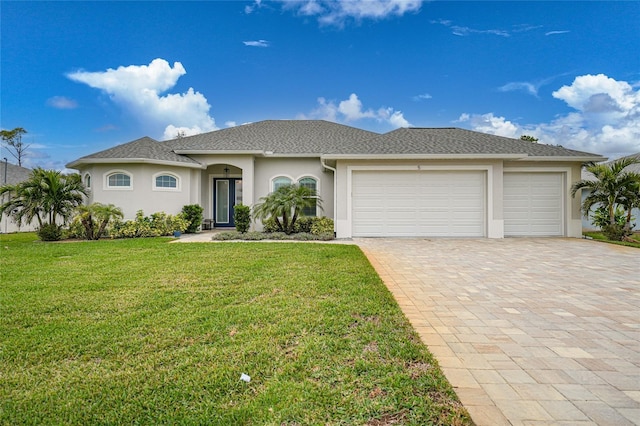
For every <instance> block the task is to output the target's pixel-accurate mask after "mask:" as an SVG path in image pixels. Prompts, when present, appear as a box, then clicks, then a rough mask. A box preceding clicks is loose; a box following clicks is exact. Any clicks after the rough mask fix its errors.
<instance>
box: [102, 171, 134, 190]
mask: <svg viewBox="0 0 640 426" xmlns="http://www.w3.org/2000/svg"><path fill="white" fill-rule="evenodd" d="M116 174H123V175H126V176H129V186H110V185H109V177H110V176H112V175H116ZM104 190H105V191H132V190H133V175H132V174H131V173H129V172H127V171H126V170H109V171H108V172H106V173H105V174H104Z"/></svg>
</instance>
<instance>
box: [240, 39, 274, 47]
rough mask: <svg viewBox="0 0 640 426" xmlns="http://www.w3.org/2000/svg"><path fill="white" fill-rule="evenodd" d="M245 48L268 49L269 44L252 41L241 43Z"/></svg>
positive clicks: (263, 41)
mask: <svg viewBox="0 0 640 426" xmlns="http://www.w3.org/2000/svg"><path fill="white" fill-rule="evenodd" d="M243 43H244V45H245V46H252V47H269V42H268V41H267V40H253V41H243Z"/></svg>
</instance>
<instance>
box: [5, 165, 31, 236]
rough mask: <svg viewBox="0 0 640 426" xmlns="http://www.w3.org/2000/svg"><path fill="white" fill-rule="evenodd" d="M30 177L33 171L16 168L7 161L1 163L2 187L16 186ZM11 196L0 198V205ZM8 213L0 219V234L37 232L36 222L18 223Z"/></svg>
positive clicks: (6, 195)
mask: <svg viewBox="0 0 640 426" xmlns="http://www.w3.org/2000/svg"><path fill="white" fill-rule="evenodd" d="M29 176H31V169H27V168H26V167H21V166H16V165H15V164H11V163H9V162H7V161H2V162H0V182H2V185H5V184H7V185H16V184H18V183H20V182H24V181H25V180H27V179H29ZM9 196H10V195H9V194H3V195H2V196H0V204H2V203H5V202H7V201H9ZM8 213H9V212H5V213H3V214H2V217H0V233H3V234H8V233H10V232H27V231H35V229H36V227H37V226H36V224H35V222H34V223H33V224H25V223H16V222H15V221H14V220H13V218H12V217H11V216H9V215H8Z"/></svg>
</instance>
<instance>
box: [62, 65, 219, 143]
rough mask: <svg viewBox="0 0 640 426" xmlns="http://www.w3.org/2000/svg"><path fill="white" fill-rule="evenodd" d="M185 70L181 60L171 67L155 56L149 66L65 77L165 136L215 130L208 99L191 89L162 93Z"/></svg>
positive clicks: (84, 72)
mask: <svg viewBox="0 0 640 426" xmlns="http://www.w3.org/2000/svg"><path fill="white" fill-rule="evenodd" d="M186 73H187V72H186V70H185V69H184V67H183V66H182V64H181V63H180V62H175V63H174V64H173V68H172V67H171V66H170V65H169V63H168V62H167V61H165V60H164V59H154V60H153V61H151V63H150V64H149V65H129V66H120V67H118V68H117V69H112V68H109V69H107V70H106V71H98V72H88V71H76V72H72V73H69V74H67V77H68V78H69V79H71V80H73V81H77V82H79V83H84V84H87V85H88V86H90V87H93V88H95V89H100V90H102V91H103V92H105V93H106V94H107V95H109V97H110V98H111V100H112V101H113V102H114V103H116V104H118V105H120V106H122V107H123V108H125V109H127V110H128V111H129V112H131V113H132V114H133V115H134V116H136V118H138V119H139V120H140V121H141V122H143V123H144V124H146V125H148V126H150V127H152V128H157V127H159V128H164V138H173V137H175V136H176V134H177V132H184V133H185V134H187V135H191V134H196V133H201V132H208V131H211V130H216V129H217V127H216V124H215V121H214V119H213V117H211V116H210V115H209V109H210V108H211V106H210V105H209V103H208V101H207V99H206V98H205V97H204V95H202V94H201V93H199V92H195V91H194V90H193V88H189V89H188V90H187V92H186V93H169V94H166V95H164V96H161V94H162V93H164V92H166V91H167V90H169V89H171V88H172V87H174V86H175V85H176V83H177V81H178V79H179V78H180V77H181V76H183V75H185V74H186Z"/></svg>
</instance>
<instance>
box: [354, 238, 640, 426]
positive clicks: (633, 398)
mask: <svg viewBox="0 0 640 426" xmlns="http://www.w3.org/2000/svg"><path fill="white" fill-rule="evenodd" d="M355 242H356V243H357V244H358V245H359V246H360V247H361V249H362V250H363V251H364V253H365V254H366V255H367V257H368V258H369V260H370V261H371V263H372V264H373V266H374V267H375V268H376V270H377V271H378V273H379V275H380V276H381V277H382V279H383V280H384V282H385V283H386V284H387V286H388V287H389V289H390V290H391V291H392V292H393V294H394V296H395V298H396V300H397V301H398V303H399V304H400V306H401V307H402V310H403V311H404V312H405V314H406V315H407V317H408V318H409V320H410V321H411V322H412V324H413V326H414V327H415V328H416V330H417V331H418V333H419V334H420V336H421V337H422V339H423V341H424V342H425V343H426V344H427V345H428V346H429V349H430V350H431V352H432V353H433V354H434V355H435V356H436V358H437V359H438V361H439V363H440V365H441V367H442V368H443V371H444V373H445V375H446V376H447V378H448V379H449V381H450V382H451V384H452V385H453V386H454V387H455V388H456V392H457V393H458V396H459V397H460V399H461V401H462V403H463V404H464V405H465V407H466V408H467V409H468V410H469V412H470V413H471V416H472V418H473V419H474V421H475V422H476V423H477V424H478V425H492V426H493V425H501V424H514V425H520V424H526V425H528V424H571V425H577V424H598V425H627V424H632V425H633V424H640V250H638V249H634V248H628V247H621V246H615V245H610V244H605V243H599V242H595V241H588V240H580V239H561V238H544V239H543V238H539V239H529V238H522V239H515V238H513V239H502V240H491V239H368V238H367V239H356V241H355Z"/></svg>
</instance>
